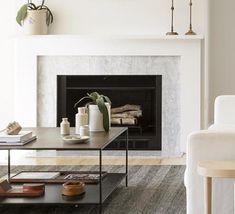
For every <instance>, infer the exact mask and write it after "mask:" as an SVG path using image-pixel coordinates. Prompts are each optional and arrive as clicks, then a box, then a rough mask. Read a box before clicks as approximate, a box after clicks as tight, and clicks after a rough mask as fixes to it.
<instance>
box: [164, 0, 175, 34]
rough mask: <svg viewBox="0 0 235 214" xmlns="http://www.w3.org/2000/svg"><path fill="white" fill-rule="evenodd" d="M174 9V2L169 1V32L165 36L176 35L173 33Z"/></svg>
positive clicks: (172, 0)
mask: <svg viewBox="0 0 235 214" xmlns="http://www.w3.org/2000/svg"><path fill="white" fill-rule="evenodd" d="M174 9H175V8H174V0H171V31H170V32H168V33H166V35H178V33H177V32H175V31H174Z"/></svg>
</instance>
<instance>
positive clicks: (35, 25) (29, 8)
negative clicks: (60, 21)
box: [16, 0, 53, 35]
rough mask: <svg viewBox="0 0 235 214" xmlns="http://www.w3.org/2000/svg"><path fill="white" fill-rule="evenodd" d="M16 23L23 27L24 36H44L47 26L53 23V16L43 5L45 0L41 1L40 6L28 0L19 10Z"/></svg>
mask: <svg viewBox="0 0 235 214" xmlns="http://www.w3.org/2000/svg"><path fill="white" fill-rule="evenodd" d="M16 21H17V23H18V24H19V25H20V26H23V27H24V29H25V32H26V34H29V35H38V34H39V35H40V34H42V35H44V34H47V31H48V26H49V25H50V24H52V23H53V15H52V12H51V10H50V9H49V8H48V7H47V6H46V5H45V0H42V1H41V4H40V5H35V4H34V3H33V2H32V0H28V3H27V4H24V5H23V6H22V7H21V8H20V9H19V11H18V13H17V16H16Z"/></svg>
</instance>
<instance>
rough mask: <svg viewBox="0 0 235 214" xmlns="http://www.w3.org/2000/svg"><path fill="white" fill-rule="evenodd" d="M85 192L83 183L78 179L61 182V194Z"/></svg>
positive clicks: (69, 194)
mask: <svg viewBox="0 0 235 214" xmlns="http://www.w3.org/2000/svg"><path fill="white" fill-rule="evenodd" d="M84 192H85V184H84V183H83V182H80V181H69V182H66V183H64V184H63V187H62V194H63V195H65V196H77V195H81V194H83V193H84Z"/></svg>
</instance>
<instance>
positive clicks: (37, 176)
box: [11, 171, 108, 184]
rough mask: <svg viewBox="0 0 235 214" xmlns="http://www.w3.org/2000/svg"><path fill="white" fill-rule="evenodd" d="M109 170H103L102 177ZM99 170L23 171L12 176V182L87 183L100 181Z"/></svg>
mask: <svg viewBox="0 0 235 214" xmlns="http://www.w3.org/2000/svg"><path fill="white" fill-rule="evenodd" d="M107 174H108V173H107V171H102V177H101V178H102V179H103V178H104V177H105V176H107ZM99 178H100V173H99V172H98V171H59V172H58V171H21V172H18V173H17V174H16V175H13V176H12V177H11V183H31V184H32V183H51V184H61V183H65V182H68V181H81V182H84V183H85V184H96V183H98V182H99Z"/></svg>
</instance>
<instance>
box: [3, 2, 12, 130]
mask: <svg viewBox="0 0 235 214" xmlns="http://www.w3.org/2000/svg"><path fill="white" fill-rule="evenodd" d="M1 7H2V8H4V9H2V10H1V13H0V26H1V28H0V100H1V101H0V129H2V128H3V127H4V126H5V125H6V124H7V123H8V122H9V121H11V120H13V107H14V106H13V105H14V103H13V101H14V94H13V87H14V85H13V80H14V79H13V78H14V75H13V70H14V62H13V43H14V41H13V39H12V37H11V35H12V26H13V25H12V22H13V19H12V11H13V1H4V3H2V5H1Z"/></svg>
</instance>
